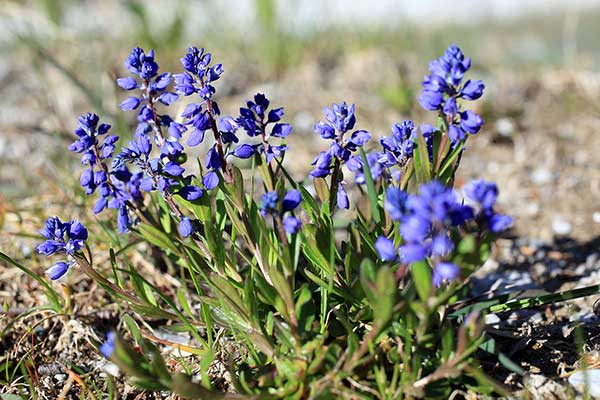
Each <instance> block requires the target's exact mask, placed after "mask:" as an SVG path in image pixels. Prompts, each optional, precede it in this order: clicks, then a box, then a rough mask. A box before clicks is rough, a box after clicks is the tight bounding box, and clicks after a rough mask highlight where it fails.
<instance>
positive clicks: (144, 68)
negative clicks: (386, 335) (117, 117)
mask: <svg viewBox="0 0 600 400" xmlns="http://www.w3.org/2000/svg"><path fill="white" fill-rule="evenodd" d="M125 67H126V68H127V69H128V70H129V72H131V73H132V74H135V75H137V76H138V77H139V78H140V79H141V82H138V81H137V80H136V79H135V78H134V77H124V78H118V79H117V85H119V87H121V88H122V89H124V90H127V91H131V90H134V89H139V90H140V92H141V93H140V94H139V95H138V96H129V97H128V98H127V99H125V100H124V101H123V102H122V103H121V105H120V107H121V109H122V110H125V111H129V110H137V109H139V111H138V121H139V122H140V123H139V125H138V129H136V133H137V132H138V131H139V130H147V129H149V128H150V124H158V125H160V126H164V127H166V128H167V131H168V132H169V134H170V135H172V136H173V137H176V138H179V137H181V132H182V131H185V129H186V128H185V127H184V126H183V125H181V124H176V123H174V121H173V120H172V119H171V118H170V117H169V116H168V115H160V114H157V113H156V112H155V110H154V103H156V102H160V103H162V104H164V105H167V106H168V105H171V104H172V103H174V102H175V101H177V100H178V98H179V96H178V95H177V94H176V93H173V92H169V91H167V89H168V87H169V85H170V84H171V73H170V72H164V73H162V74H160V75H158V69H159V66H158V64H157V62H156V61H155V59H154V51H153V50H150V51H149V52H148V54H146V53H145V52H144V50H143V49H141V48H139V47H135V48H134V49H133V50H132V51H131V53H130V54H129V56H128V57H127V60H125Z"/></svg>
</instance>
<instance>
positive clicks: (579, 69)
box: [0, 0, 600, 247]
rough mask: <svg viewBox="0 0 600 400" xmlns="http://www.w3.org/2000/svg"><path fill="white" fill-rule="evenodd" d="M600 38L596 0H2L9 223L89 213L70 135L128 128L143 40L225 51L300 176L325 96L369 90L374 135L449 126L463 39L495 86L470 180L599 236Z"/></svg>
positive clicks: (0, 67)
mask: <svg viewBox="0 0 600 400" xmlns="http://www.w3.org/2000/svg"><path fill="white" fill-rule="evenodd" d="M598 37H600V2H598V1H593V0H570V1H568V0H562V1H561V0H551V1H550V0H530V1H517V0H510V1H509V0H505V1H501V2H500V1H492V0H462V1H461V0H457V1H453V2H448V1H441V0H422V1H419V2H414V1H409V0H405V1H393V0H380V1H369V2H365V1H359V0H355V1H345V0H331V1H319V0H301V1H293V0H283V1H275V0H240V1H235V0H218V1H217V0H214V1H192V0H169V1H167V0H160V1H159V0H153V1H135V0H86V1H76V0H72V1H69V0H63V1H59V0H37V1H34V0H31V1H11V0H1V2H0V227H1V225H2V222H6V224H9V225H10V226H8V227H7V226H6V224H5V229H6V230H9V231H13V232H16V231H29V232H33V231H35V230H36V229H37V228H36V225H34V224H32V227H31V229H30V230H29V229H25V228H23V226H22V223H27V221H28V220H30V216H31V215H36V214H39V215H45V216H47V215H49V214H50V213H51V212H52V210H58V211H59V212H60V213H61V215H64V216H65V217H67V216H72V217H77V214H78V213H84V212H87V211H86V210H89V207H88V206H89V204H86V205H85V207H84V204H83V202H84V201H86V200H85V197H84V196H82V195H81V193H82V192H81V189H80V188H79V187H78V186H79V184H78V177H79V173H80V170H81V167H80V165H78V163H79V159H78V157H76V156H74V155H72V154H69V153H68V151H67V149H66V147H67V145H68V144H69V143H71V142H72V140H73V134H72V131H73V129H74V128H75V127H76V124H77V119H76V118H77V116H78V115H79V114H81V113H84V112H87V111H94V112H96V113H98V114H99V115H100V116H101V118H102V119H104V120H106V121H108V122H110V123H112V124H113V126H114V129H115V132H116V133H119V134H121V135H122V136H124V137H127V136H128V135H130V133H129V132H130V131H131V127H132V125H133V123H134V118H135V115H134V113H125V112H121V111H120V110H119V108H118V104H119V103H120V102H121V101H122V100H123V99H124V98H125V97H126V95H125V94H124V93H123V92H122V91H121V90H119V89H118V88H117V86H116V84H115V78H116V77H118V76H123V75H125V70H124V67H123V60H124V59H125V58H126V57H127V55H128V53H129V51H130V50H131V48H132V47H134V46H141V47H144V48H146V49H149V48H153V49H155V51H156V54H157V59H158V62H159V64H160V66H161V70H162V71H173V72H179V71H181V66H180V64H179V58H180V57H181V56H182V55H183V54H185V51H186V48H187V47H188V46H191V45H195V46H198V47H205V48H207V49H208V50H209V51H211V52H212V53H213V60H215V62H221V63H223V65H224V68H225V74H224V75H223V77H222V78H221V80H219V82H217V100H218V101H219V103H220V106H221V109H222V110H223V113H224V114H231V115H237V113H238V109H239V106H240V105H241V104H243V102H244V100H245V99H247V98H250V97H251V96H252V95H253V94H254V93H256V92H259V91H260V92H264V93H265V94H266V95H267V96H268V97H269V98H270V99H271V101H272V104H273V105H275V106H285V109H286V117H285V120H286V122H290V123H292V124H293V125H294V134H293V137H290V140H289V144H290V146H291V151H293V152H294V153H293V157H289V159H288V161H287V162H288V165H289V166H290V168H291V169H292V170H293V171H294V174H295V177H296V178H297V179H301V178H302V177H303V176H305V175H306V173H307V172H308V171H309V170H310V166H309V163H310V161H311V160H312V158H313V157H314V155H315V154H316V153H317V152H318V151H320V150H322V149H323V148H324V146H325V143H323V142H321V141H320V139H319V138H318V135H316V134H315V133H313V132H312V126H313V125H314V123H315V122H316V121H318V120H319V119H320V118H321V115H322V107H323V106H324V105H329V104H331V103H332V102H341V101H344V100H345V101H348V102H354V103H356V104H357V117H358V123H357V127H359V128H362V129H367V130H369V131H371V132H372V133H373V135H374V136H375V137H380V136H383V135H389V131H390V126H391V125H392V124H393V123H394V122H397V121H401V120H403V119H407V118H410V119H413V120H414V121H415V123H417V124H421V123H425V122H429V123H432V122H434V120H435V116H434V115H433V114H432V113H426V112H424V111H423V110H422V109H421V108H420V107H419V105H418V103H417V101H416V99H417V97H418V94H419V91H420V85H421V80H422V78H423V75H425V74H426V72H427V64H428V62H429V61H430V60H431V59H433V58H436V57H438V56H439V55H441V54H442V53H443V51H444V50H445V48H446V47H447V46H448V45H449V44H451V43H457V44H458V45H459V46H460V47H461V48H462V49H463V51H464V53H465V54H466V55H468V56H470V57H472V59H473V68H472V70H471V72H470V73H469V74H470V75H469V77H470V78H474V79H483V80H484V82H485V83H486V91H485V95H484V97H483V99H482V100H480V101H478V102H477V103H476V105H475V107H476V108H477V110H478V112H480V113H482V114H483V116H484V118H485V120H486V125H485V126H484V128H483V130H482V131H481V132H480V133H479V134H478V135H477V136H476V137H472V138H471V140H469V142H468V151H467V153H466V154H465V157H463V165H462V167H461V169H460V170H459V182H464V181H466V180H468V179H470V178H474V177H481V178H485V179H490V180H495V181H497V182H498V185H499V187H500V190H501V197H500V206H501V207H502V208H503V210H504V211H505V212H506V213H508V214H510V215H512V216H514V217H515V220H516V224H515V232H516V233H517V234H518V235H521V236H526V237H531V238H540V239H543V240H552V239H553V238H555V237H565V236H568V237H573V238H577V239H579V240H584V241H588V240H591V239H592V238H595V237H597V236H599V235H600V156H599V154H598V153H599V152H600V118H599V117H600V114H599V111H600V45H598ZM184 103H185V102H181V101H180V102H178V103H176V105H174V106H172V107H171V110H172V111H173V112H175V111H177V112H178V113H179V112H180V111H181V110H182V109H183V107H184V106H185V104H184ZM121 143H122V144H123V143H125V144H126V143H127V139H126V138H125V139H122V141H121ZM374 145H375V143H372V147H374ZM66 207H68V208H69V209H70V210H69V211H61V210H64V209H65V208H66ZM6 210H9V211H12V212H9V213H8V217H7V218H6V221H3V220H4V219H5V218H4V216H5V214H6ZM107 218H109V217H107ZM7 240H10V238H5V239H0V247H2V246H6V245H7Z"/></svg>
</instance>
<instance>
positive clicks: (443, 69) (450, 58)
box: [419, 44, 484, 143]
mask: <svg viewBox="0 0 600 400" xmlns="http://www.w3.org/2000/svg"><path fill="white" fill-rule="evenodd" d="M469 68H471V59H470V58H465V56H464V55H463V53H462V51H461V50H460V49H459V48H458V47H457V46H456V45H454V44H453V45H451V46H450V47H448V49H447V50H446V52H445V53H444V55H443V56H441V57H440V58H438V59H437V60H434V61H432V62H431V63H430V64H429V71H430V72H431V73H430V74H429V75H427V76H425V79H424V80H423V92H422V93H421V96H420V97H419V103H420V104H421V106H422V107H423V108H425V109H426V110H430V111H435V110H440V111H441V112H442V113H443V115H444V116H445V119H446V121H447V123H448V136H449V137H450V140H451V141H452V142H453V143H457V142H460V141H462V140H464V139H465V138H466V135H467V134H475V133H477V132H479V129H480V128H481V125H482V124H483V119H482V118H481V117H480V116H479V115H477V114H475V113H474V112H473V111H471V110H461V108H460V105H459V104H458V102H457V100H458V99H463V100H469V101H470V100H477V99H478V98H480V97H481V96H482V95H483V89H484V85H483V82H482V81H480V80H474V81H472V80H467V81H466V82H464V84H463V83H462V81H463V77H464V75H465V73H466V72H467V71H468V70H469Z"/></svg>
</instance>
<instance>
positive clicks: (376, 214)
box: [359, 147, 381, 224]
mask: <svg viewBox="0 0 600 400" xmlns="http://www.w3.org/2000/svg"><path fill="white" fill-rule="evenodd" d="M359 151H360V156H361V157H362V159H363V166H364V167H363V168H364V175H365V178H366V181H367V193H368V195H369V201H370V203H371V211H372V214H373V220H374V221H375V223H376V224H378V223H379V222H380V221H381V213H380V208H379V201H378V196H377V190H376V189H375V182H373V175H372V174H371V167H370V166H369V162H368V161H367V155H366V154H365V150H364V149H363V148H362V147H359Z"/></svg>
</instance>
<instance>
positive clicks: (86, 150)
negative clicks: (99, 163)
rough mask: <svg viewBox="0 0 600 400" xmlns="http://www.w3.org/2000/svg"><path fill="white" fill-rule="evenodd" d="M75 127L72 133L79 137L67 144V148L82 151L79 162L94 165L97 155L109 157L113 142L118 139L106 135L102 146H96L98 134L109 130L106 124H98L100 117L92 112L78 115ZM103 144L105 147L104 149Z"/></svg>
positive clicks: (101, 157)
mask: <svg viewBox="0 0 600 400" xmlns="http://www.w3.org/2000/svg"><path fill="white" fill-rule="evenodd" d="M78 122H79V123H78V125H77V129H75V131H74V133H75V135H77V137H78V138H79V139H77V140H76V141H75V142H73V143H72V144H71V145H70V146H69V150H71V151H74V152H75V153H83V154H82V156H81V163H82V164H84V165H86V164H88V165H90V166H91V165H94V164H95V163H96V159H97V157H100V159H105V158H109V157H110V156H111V155H112V151H113V150H114V143H115V142H116V141H117V140H118V137H116V136H108V137H106V138H105V139H104V142H103V144H102V146H100V147H99V146H98V136H102V135H104V134H106V133H107V132H108V131H109V130H110V125H108V124H98V123H99V122H100V118H99V117H98V116H97V115H96V114H94V113H87V114H85V115H81V116H80V117H79V121H78ZM104 146H107V149H106V150H104Z"/></svg>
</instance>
